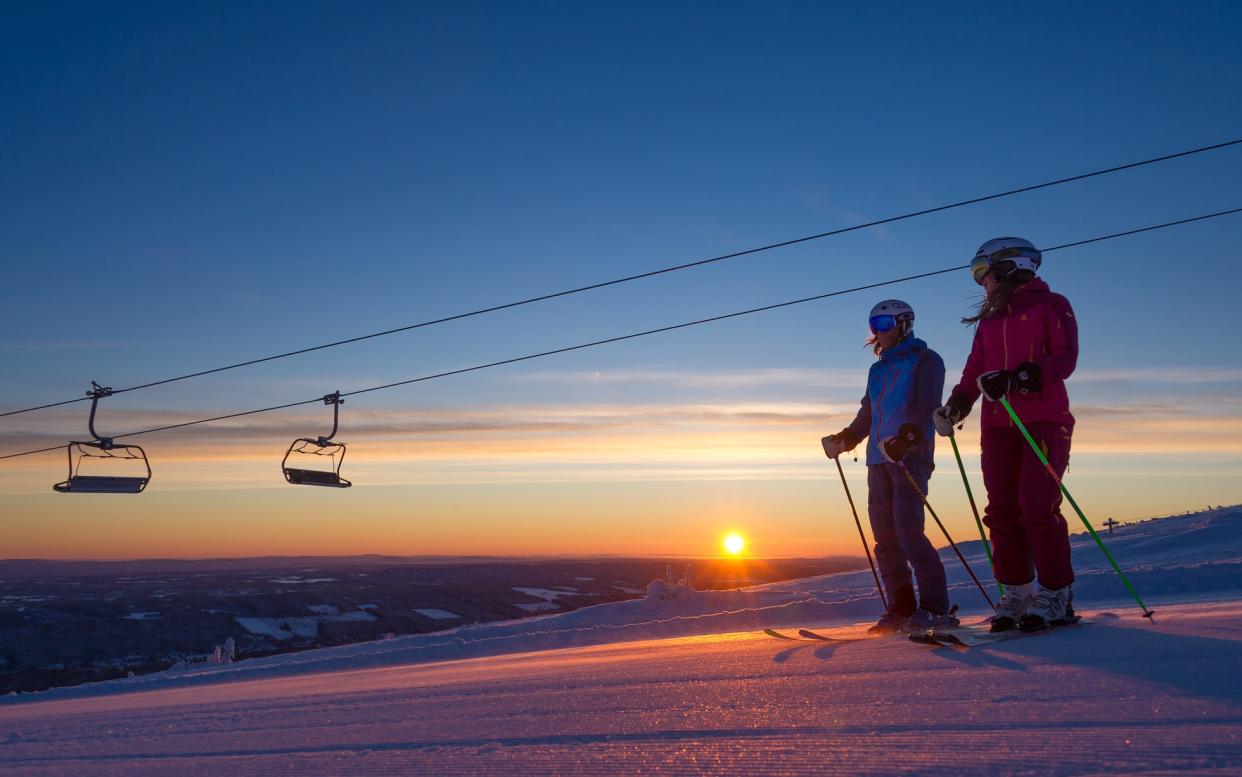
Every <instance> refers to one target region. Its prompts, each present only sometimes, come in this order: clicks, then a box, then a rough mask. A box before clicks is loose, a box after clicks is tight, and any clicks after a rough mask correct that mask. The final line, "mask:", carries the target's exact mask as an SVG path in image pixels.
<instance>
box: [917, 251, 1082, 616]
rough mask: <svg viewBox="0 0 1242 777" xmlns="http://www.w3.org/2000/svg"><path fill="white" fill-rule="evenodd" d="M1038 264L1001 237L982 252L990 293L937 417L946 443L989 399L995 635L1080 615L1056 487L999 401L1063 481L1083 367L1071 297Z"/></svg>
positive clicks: (983, 278) (977, 275)
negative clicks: (1069, 385)
mask: <svg viewBox="0 0 1242 777" xmlns="http://www.w3.org/2000/svg"><path fill="white" fill-rule="evenodd" d="M1041 262H1042V256H1041V254H1040V252H1039V250H1038V249H1037V248H1035V246H1034V245H1032V244H1031V243H1029V242H1028V241H1026V240H1023V239H1021V238H1016V237H1001V238H996V239H994V240H989V241H988V242H986V243H984V244H983V245H982V246H981V247H980V248H979V251H978V252H977V254H976V256H975V259H974V261H973V262H972V263H971V273H972V275H973V276H974V279H975V282H976V283H978V284H980V285H981V286H983V287H984V290H985V296H984V299H983V301H982V302H981V303H980V304H979V309H978V312H977V314H976V315H974V316H971V317H969V318H965V319H963V323H966V324H975V325H976V329H975V339H974V343H973V345H972V346H971V350H970V356H969V358H967V360H966V367H965V368H964V369H963V370H962V379H961V381H960V382H959V383H958V384H957V386H955V387H954V388H953V390H952V392H951V393H950V396H949V400H948V402H946V403H945V405H944V406H943V407H941V408H939V409H938V410H936V412H935V413H934V415H933V420H934V422H935V425H936V431H937V432H938V433H939V434H940V435H942V436H945V437H947V436H949V435H951V434H953V427H954V426H957V425H959V424H960V423H961V421H962V419H964V418H965V417H966V416H967V415H968V414H969V413H970V409H971V407H972V406H973V405H974V403H975V400H976V399H978V398H979V395H980V394H982V395H983V397H984V400H985V401H984V403H983V406H982V407H981V409H980V413H979V416H980V422H979V424H980V444H981V446H982V449H983V455H982V464H983V483H984V486H985V487H986V489H987V494H988V504H987V509H986V510H985V517H984V519H983V522H984V523H985V524H987V526H988V529H989V533H990V535H991V538H992V545H993V563H994V565H995V567H994V571H995V573H996V579H997V580H998V581H999V582H1000V583H1002V584H1003V585H1004V587H1005V594H1004V596H1003V597H1002V598H1001V601H1000V604H999V605H998V606H997V608H996V614H995V616H993V618H992V630H993V631H1006V630H1009V629H1012V628H1014V627H1015V626H1016V627H1019V628H1021V629H1022V630H1024V631H1038V630H1041V629H1045V628H1048V627H1049V626H1051V625H1056V624H1057V623H1058V622H1060V621H1063V620H1065V619H1067V618H1069V617H1071V616H1073V613H1074V608H1073V593H1072V591H1071V589H1070V584H1071V583H1072V582H1073V581H1074V569H1073V566H1072V565H1071V562H1070V546H1069V528H1068V526H1067V525H1066V523H1065V518H1064V517H1063V516H1062V515H1061V491H1060V488H1059V486H1058V485H1057V483H1056V482H1055V481H1054V480H1053V479H1052V477H1050V476H1049V474H1048V472H1047V471H1046V470H1045V469H1044V466H1043V464H1042V463H1041V462H1040V460H1039V457H1038V456H1036V454H1035V452H1034V451H1033V450H1031V448H1030V445H1029V444H1028V443H1027V442H1026V440H1025V439H1024V438H1023V436H1022V433H1021V431H1019V430H1018V428H1017V427H1016V426H1015V425H1014V423H1013V421H1012V420H1011V419H1010V418H1009V414H1008V413H1007V412H1006V411H1005V408H1004V407H1003V406H1002V405H1001V403H1000V399H1001V397H1007V398H1008V400H1009V403H1010V405H1011V406H1012V407H1013V409H1014V412H1015V413H1016V414H1017V416H1018V418H1020V419H1022V422H1023V423H1024V424H1025V425H1026V427H1027V429H1028V430H1029V431H1030V433H1031V435H1032V437H1034V439H1035V441H1036V442H1037V443H1039V445H1040V447H1041V448H1042V449H1043V451H1044V454H1045V455H1046V456H1047V457H1048V462H1049V464H1051V465H1052V467H1053V469H1055V470H1056V473H1057V477H1061V476H1063V475H1064V474H1065V468H1066V466H1067V465H1068V464H1069V454H1070V437H1071V435H1072V434H1073V431H1074V416H1073V415H1071V414H1070V408H1069V396H1068V394H1067V393H1066V391H1065V379H1066V378H1068V377H1069V376H1070V375H1071V374H1072V373H1073V371H1074V367H1075V365H1076V363H1077V361H1078V325H1077V323H1076V321H1075V320H1074V311H1073V310H1072V309H1071V308H1070V304H1069V300H1067V299H1065V297H1062V296H1061V295H1060V294H1055V293H1053V292H1052V291H1051V290H1049V288H1048V284H1046V283H1044V282H1043V281H1042V280H1040V279H1039V278H1037V277H1036V275H1035V273H1036V272H1037V271H1038V270H1039V266H1040V264H1041ZM1036 580H1038V588H1037V587H1036V585H1035V583H1036Z"/></svg>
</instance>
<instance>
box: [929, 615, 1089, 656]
mask: <svg viewBox="0 0 1242 777" xmlns="http://www.w3.org/2000/svg"><path fill="white" fill-rule="evenodd" d="M1085 623H1090V621H1088V620H1086V619H1084V618H1081V617H1080V616H1077V615H1074V616H1072V617H1070V618H1066V619H1064V620H1060V621H1056V622H1054V623H1052V624H1050V625H1049V626H1048V628H1046V629H1041V630H1040V631H1022V630H1021V629H1010V630H1009V631H989V628H990V627H989V624H986V623H984V624H978V625H976V626H958V627H955V628H952V629H941V630H939V631H927V632H919V633H916V634H911V635H910V641H911V642H917V643H918V644H920V645H932V646H939V647H959V648H972V647H978V646H980V645H990V644H992V643H994V642H1005V641H1007V640H1011V639H1021V638H1022V637H1032V636H1035V635H1036V634H1043V633H1046V632H1049V631H1055V630H1056V629H1061V628H1064V627H1066V626H1073V625H1075V624H1085Z"/></svg>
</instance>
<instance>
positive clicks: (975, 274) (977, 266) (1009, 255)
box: [970, 248, 1030, 286]
mask: <svg viewBox="0 0 1242 777" xmlns="http://www.w3.org/2000/svg"><path fill="white" fill-rule="evenodd" d="M1029 255H1030V251H1029V250H1028V249H1024V248H1002V249H1001V250H999V251H995V252H993V253H990V254H979V255H978V256H976V257H975V258H974V259H971V260H970V277H972V278H974V279H975V283H977V284H979V285H980V286H982V285H983V277H984V276H985V275H987V274H988V271H989V270H991V269H992V265H993V264H996V263H997V262H1003V261H1005V260H1006V259H1010V260H1012V259H1013V258H1014V257H1015V256H1029Z"/></svg>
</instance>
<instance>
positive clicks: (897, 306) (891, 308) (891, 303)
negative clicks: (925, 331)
mask: <svg viewBox="0 0 1242 777" xmlns="http://www.w3.org/2000/svg"><path fill="white" fill-rule="evenodd" d="M868 322H869V323H870V325H871V331H872V333H874V334H878V333H880V332H887V331H888V330H890V329H893V328H897V329H898V330H899V331H900V332H901V334H903V335H907V334H909V333H910V330H912V329H913V328H914V308H912V307H910V305H909V303H907V302H902V301H901V300H899V299H886V300H884V301H882V302H877V303H876V304H875V307H873V308H871V315H870V316H869V318H868Z"/></svg>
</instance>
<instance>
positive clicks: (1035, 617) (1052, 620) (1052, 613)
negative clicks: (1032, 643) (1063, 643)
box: [1018, 585, 1076, 631]
mask: <svg viewBox="0 0 1242 777" xmlns="http://www.w3.org/2000/svg"><path fill="white" fill-rule="evenodd" d="M1073 620H1076V618H1075V617H1074V592H1073V591H1071V590H1070V587H1069V586H1068V585H1067V586H1065V587H1064V588H1044V587H1043V586H1042V585H1041V586H1040V587H1039V593H1037V594H1036V595H1035V601H1034V602H1033V603H1032V604H1031V605H1030V606H1029V607H1028V608H1027V610H1026V614H1025V615H1023V616H1022V618H1021V619H1020V620H1019V621H1018V628H1020V629H1022V630H1023V631H1043V630H1044V629H1047V628H1050V627H1052V626H1058V625H1060V624H1062V623H1067V622H1070V621H1073Z"/></svg>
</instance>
